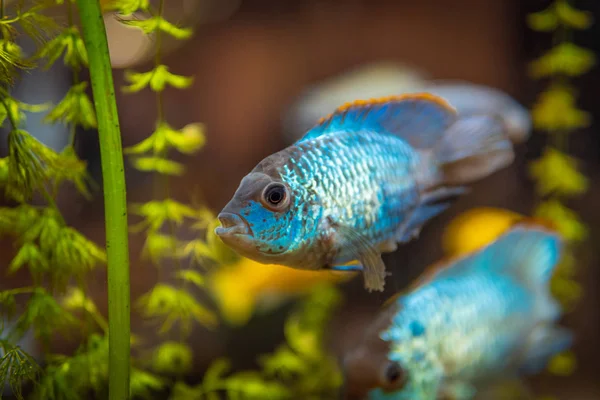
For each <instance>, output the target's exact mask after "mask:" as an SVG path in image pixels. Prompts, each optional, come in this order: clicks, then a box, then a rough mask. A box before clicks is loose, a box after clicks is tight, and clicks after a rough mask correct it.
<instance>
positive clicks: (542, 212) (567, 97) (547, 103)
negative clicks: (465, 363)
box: [528, 0, 596, 374]
mask: <svg viewBox="0 0 600 400" xmlns="http://www.w3.org/2000/svg"><path fill="white" fill-rule="evenodd" d="M592 23H593V20H592V15H591V13H589V12H585V11H581V10H578V9H576V8H575V7H573V6H572V5H571V4H570V3H569V1H568V0H555V1H554V2H553V3H552V4H551V5H550V6H549V7H548V8H546V9H544V10H542V11H539V12H535V13H532V14H530V15H528V24H529V26H530V27H531V29H533V30H536V31H539V32H551V33H552V35H553V38H554V43H556V44H555V45H554V47H552V48H551V49H550V50H548V51H547V52H546V53H545V54H543V55H542V56H540V57H539V58H538V59H537V60H534V61H533V62H532V63H531V64H530V69H529V72H530V74H531V76H532V77H533V78H537V79H542V78H549V80H550V83H549V85H548V87H547V88H546V89H545V90H544V91H543V92H541V93H540V94H539V96H538V99H537V100H536V101H535V103H534V105H533V109H532V110H531V115H532V118H533V124H534V127H535V128H536V129H538V130H540V131H542V132H545V133H547V134H548V138H549V142H550V144H547V145H546V148H545V149H544V151H543V153H542V156H541V157H540V158H539V159H538V160H535V161H533V162H531V163H530V166H529V172H530V176H531V177H532V178H533V179H534V180H535V182H536V192H537V194H538V195H539V197H540V199H539V201H538V204H537V206H536V209H535V210H534V212H533V213H534V215H535V216H537V217H542V218H545V219H548V220H551V221H552V222H553V223H554V224H555V226H556V227H557V229H558V230H559V232H560V233H561V234H562V235H563V237H564V238H565V239H566V241H567V242H568V247H567V250H566V252H565V254H564V256H563V259H562V261H561V263H560V265H559V267H558V268H557V271H556V273H555V275H554V276H553V279H552V282H551V290H552V292H553V293H554V295H555V296H557V298H558V299H559V300H560V301H561V303H562V304H563V306H564V307H566V308H568V309H572V308H573V307H574V306H575V305H576V304H577V302H578V301H579V299H580V298H581V293H582V288H581V285H580V284H579V283H578V282H577V281H576V280H575V279H576V275H577V269H576V268H575V265H576V264H575V256H574V253H575V251H576V246H577V245H578V244H580V243H581V242H582V241H583V240H585V239H586V237H587V227H586V225H585V223H584V222H583V221H582V220H581V218H580V217H579V216H578V215H577V213H576V212H575V211H574V210H571V209H570V208H568V207H567V206H566V205H565V202H566V201H567V200H568V199H569V198H573V197H575V196H581V195H583V194H584V193H585V192H586V191H587V189H588V186H589V180H588V179H587V178H586V177H585V175H583V173H582V172H581V171H580V162H579V161H578V160H576V159H575V158H574V157H572V156H570V155H568V153H567V151H568V146H567V144H568V140H569V135H571V134H572V133H573V132H574V131H576V130H578V129H581V128H585V127H587V126H589V124H590V123H591V116H590V114H589V113H588V112H586V111H583V110H580V109H579V108H577V106H576V97H577V93H576V91H575V90H574V89H573V88H572V87H571V86H570V85H569V84H568V81H569V79H570V78H572V77H575V76H579V75H582V74H585V73H586V72H588V71H589V70H590V69H591V68H592V67H593V66H594V65H595V64H596V57H595V55H594V53H593V52H591V51H590V50H588V49H584V48H582V47H580V46H578V45H576V44H575V43H573V42H572V41H571V40H570V39H569V36H570V33H571V31H573V30H585V29H588V28H589V27H590V26H591V25H592ZM565 359H568V360H570V368H569V369H568V371H570V372H572V371H573V368H574V367H573V364H574V359H573V357H572V354H569V353H566V354H559V355H557V356H556V357H555V359H554V360H553V361H551V362H550V364H549V368H550V370H551V372H553V373H556V371H563V372H564V370H565V369H564V368H563V369H562V370H561V369H560V368H558V367H557V365H558V364H560V362H559V360H565ZM563 364H564V363H563ZM558 374H562V373H558Z"/></svg>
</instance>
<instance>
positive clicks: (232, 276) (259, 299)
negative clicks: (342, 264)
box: [208, 258, 357, 326]
mask: <svg viewBox="0 0 600 400" xmlns="http://www.w3.org/2000/svg"><path fill="white" fill-rule="evenodd" d="M356 275H357V273H356V272H342V271H306V270H299V269H294V268H289V267H285V266H281V265H274V264H269V265H265V264H260V263H258V262H255V261H252V260H250V259H247V258H242V259H240V260H239V261H238V262H236V263H235V264H233V265H229V266H222V267H220V268H218V269H217V270H215V272H213V273H212V274H211V275H210V276H209V278H208V281H209V282H208V287H209V290H210V292H211V293H212V295H213V297H214V298H215V300H216V302H217V304H218V307H219V309H220V313H221V316H222V318H223V319H224V320H225V321H226V322H228V323H229V324H231V325H238V326H239V325H244V324H245V323H246V322H248V320H249V319H250V318H251V317H252V314H253V313H254V311H255V310H257V309H259V310H266V309H268V308H272V307H275V306H276V305H278V304H280V303H281V302H283V301H284V300H286V299H288V298H290V297H295V296H299V295H302V294H305V293H307V292H309V291H310V290H311V289H312V288H313V287H314V286H316V285H318V284H320V283H323V282H331V283H340V282H344V281H347V280H349V279H351V278H353V277H355V276H356Z"/></svg>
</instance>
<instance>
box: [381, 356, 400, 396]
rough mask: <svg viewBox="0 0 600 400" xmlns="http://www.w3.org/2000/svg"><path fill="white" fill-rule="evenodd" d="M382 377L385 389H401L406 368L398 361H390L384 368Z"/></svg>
mask: <svg viewBox="0 0 600 400" xmlns="http://www.w3.org/2000/svg"><path fill="white" fill-rule="evenodd" d="M381 379H382V384H383V385H382V386H383V388H384V389H387V390H392V389H399V388H401V387H402V386H403V385H404V370H403V369H402V367H401V366H400V364H398V363H397V362H395V361H392V362H389V363H387V364H386V365H385V367H384V368H383V371H382V376H381Z"/></svg>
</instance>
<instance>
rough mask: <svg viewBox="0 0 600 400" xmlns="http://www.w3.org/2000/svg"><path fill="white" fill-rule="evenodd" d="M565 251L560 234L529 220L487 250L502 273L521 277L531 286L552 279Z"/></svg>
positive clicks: (517, 225) (508, 232)
mask: <svg viewBox="0 0 600 400" xmlns="http://www.w3.org/2000/svg"><path fill="white" fill-rule="evenodd" d="M562 248H563V242H562V239H561V237H560V235H559V234H558V233H557V232H556V231H554V230H552V229H549V228H548V227H547V225H545V224H541V223H540V222H538V221H537V220H532V219H526V220H523V221H522V222H520V223H517V224H515V225H514V226H513V227H512V228H510V229H509V230H508V231H507V232H506V233H505V234H504V235H502V236H501V237H500V238H498V240H496V242H495V243H493V245H492V246H490V247H488V249H487V250H488V253H489V257H490V260H493V261H494V262H493V266H494V268H496V270H497V271H498V272H500V273H507V274H511V275H514V276H517V277H518V278H519V279H520V280H521V281H523V282H524V283H526V284H529V285H539V284H545V283H547V282H548V281H549V280H550V278H551V277H552V273H553V271H554V268H555V267H556V265H557V264H558V262H559V261H560V257H561V253H562Z"/></svg>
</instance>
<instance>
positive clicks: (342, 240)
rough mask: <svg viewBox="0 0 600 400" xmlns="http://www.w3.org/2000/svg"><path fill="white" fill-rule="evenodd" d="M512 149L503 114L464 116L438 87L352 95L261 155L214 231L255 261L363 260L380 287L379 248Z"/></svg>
mask: <svg viewBox="0 0 600 400" xmlns="http://www.w3.org/2000/svg"><path fill="white" fill-rule="evenodd" d="M513 157H514V153H513V150H512V145H511V143H510V140H509V139H508V138H507V136H506V132H505V130H504V125H503V124H502V122H501V121H500V120H499V119H496V118H492V117H489V116H477V115H475V116H469V117H467V118H459V117H458V116H457V114H456V110H455V109H454V108H452V106H451V105H449V104H448V103H447V102H446V101H444V100H443V99H442V98H440V97H437V96H432V95H429V94H413V95H405V96H399V97H393V98H385V99H378V100H371V101H358V102H354V103H351V104H348V105H345V106H342V107H340V108H339V109H338V110H337V111H336V112H334V113H333V114H332V115H330V116H329V117H326V118H323V119H322V120H321V121H320V122H319V123H318V124H317V125H316V126H315V127H314V128H313V129H311V130H309V131H308V132H307V134H306V135H305V136H304V137H303V138H302V139H300V140H299V141H298V142H296V143H295V144H294V145H292V146H290V147H288V148H286V149H284V150H282V151H280V152H278V153H275V154H273V155H271V156H269V157H267V158H265V159H264V160H263V161H261V162H260V163H259V164H258V165H257V166H256V167H255V168H254V170H253V171H251V172H250V173H249V174H248V175H247V176H246V177H244V178H243V179H242V182H241V183H240V186H239V187H238V189H237V191H236V193H235V194H234V196H233V198H232V200H231V201H230V202H229V203H228V204H227V205H226V206H225V208H224V209H223V210H222V212H221V213H220V214H219V220H220V221H221V224H222V226H221V227H218V228H217V230H216V231H215V232H216V234H217V235H219V236H220V237H221V239H222V240H223V241H224V242H225V243H226V244H228V245H229V246H230V247H232V248H233V249H235V250H236V251H237V252H239V253H240V254H242V255H243V256H245V257H248V258H251V259H254V260H256V261H258V262H261V263H265V264H267V263H277V264H281V265H286V266H290V267H293V268H299V269H311V270H318V269H327V268H329V269H358V270H362V271H364V278H365V286H366V288H367V289H369V290H372V289H375V290H383V284H384V278H385V265H384V264H383V261H382V260H381V253H382V252H390V251H394V250H395V249H396V247H397V243H405V242H407V241H409V240H411V239H412V238H414V237H416V236H417V235H418V233H419V232H420V230H421V228H422V226H423V225H424V224H425V223H426V222H427V221H428V220H430V219H431V218H433V217H435V216H436V215H438V214H440V213H441V212H443V211H444V210H445V209H447V208H448V207H449V206H450V204H451V203H452V201H453V200H454V199H455V198H456V197H458V196H460V195H462V194H463V193H465V192H466V188H465V187H464V186H463V184H465V183H468V182H471V181H473V180H476V179H479V178H482V177H484V176H486V175H489V174H490V173H492V172H494V171H496V170H497V169H499V168H502V167H504V166H506V165H508V164H510V163H511V162H512V160H513ZM355 261H358V264H356V265H354V266H350V267H348V266H347V264H348V263H351V262H355Z"/></svg>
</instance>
